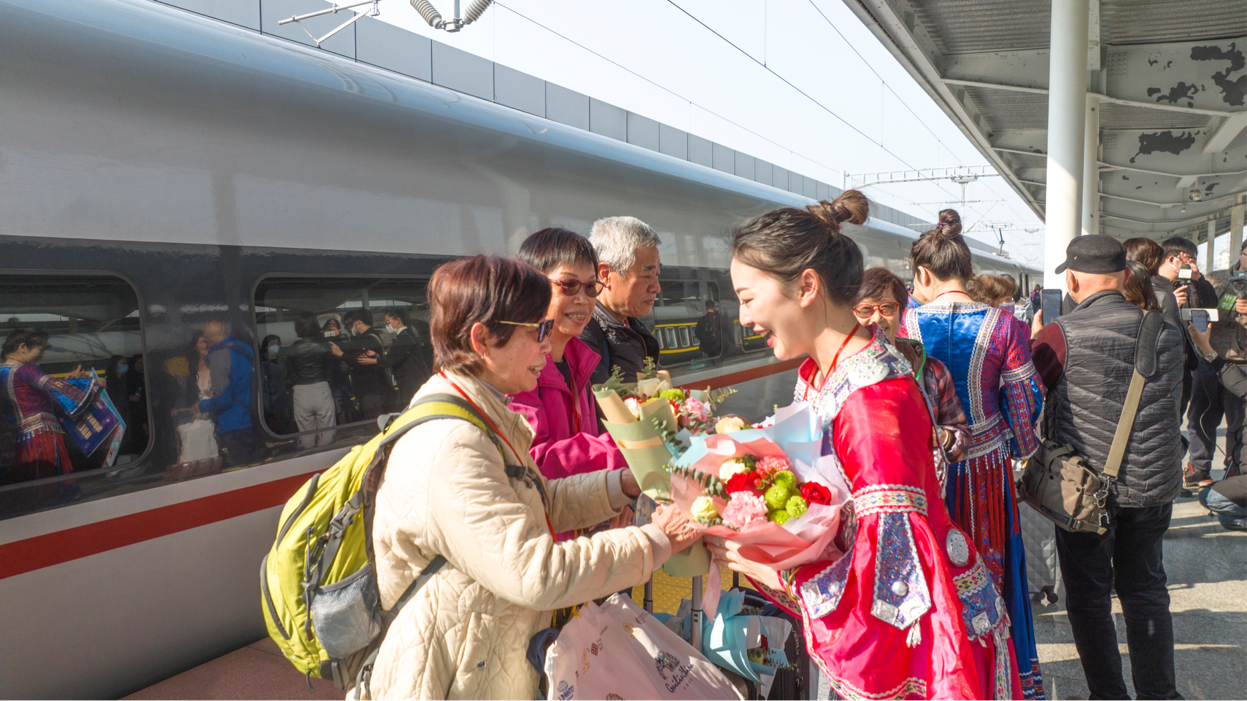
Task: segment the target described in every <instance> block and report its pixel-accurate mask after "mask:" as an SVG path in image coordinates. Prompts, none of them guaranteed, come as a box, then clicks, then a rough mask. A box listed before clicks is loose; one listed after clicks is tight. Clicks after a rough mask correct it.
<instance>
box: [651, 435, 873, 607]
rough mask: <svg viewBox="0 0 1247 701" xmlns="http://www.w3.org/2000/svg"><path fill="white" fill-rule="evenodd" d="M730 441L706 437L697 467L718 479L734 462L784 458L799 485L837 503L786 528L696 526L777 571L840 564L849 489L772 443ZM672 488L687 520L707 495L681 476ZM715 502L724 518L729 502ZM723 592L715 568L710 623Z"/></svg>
mask: <svg viewBox="0 0 1247 701" xmlns="http://www.w3.org/2000/svg"><path fill="white" fill-rule="evenodd" d="M749 433H752V432H749ZM731 435H732V434H722V435H713V436H708V437H706V439H705V440H706V447H707V449H708V452H707V454H706V455H704V456H703V457H702V458H701V459H700V460H698V461H697V462H695V463H693V465H692V467H694V468H695V469H697V470H700V471H702V472H707V473H710V474H712V475H715V476H718V474H719V466H720V465H721V464H722V463H724V462H726V461H728V460H731V459H732V458H738V457H741V456H744V455H753V456H755V457H765V456H768V455H774V456H779V457H784V458H787V459H788V460H789V461H790V462H792V464H793V471H794V472H795V473H796V475H797V480H798V481H799V482H802V483H804V482H809V481H814V482H818V483H819V484H822V485H823V486H825V487H827V488H828V489H830V490H831V495H832V496H831V501H832V503H831V504H830V505H824V504H810V506H809V509H808V510H807V511H806V512H805V514H803V515H802V516H801V518H799V519H795V520H791V521H789V522H788V524H786V526H780V525H779V524H776V523H771V522H770V521H766V522H763V523H755V524H752V525H750V526H749V527H747V528H745V529H743V530H740V531H736V530H733V529H731V528H729V527H727V526H705V525H702V524H699V523H693V526H694V527H695V528H696V529H697V530H699V531H701V532H702V533H704V534H705V535H710V536H714V537H717V538H723V539H725V540H729V539H730V540H734V541H736V542H737V543H738V544H740V545H741V548H740V552H741V554H742V555H744V556H745V557H746V558H748V559H750V560H753V561H754V562H758V563H761V564H764V565H766V566H768V567H771V568H773V569H775V570H788V569H792V568H794V567H797V566H799V565H806V564H809V563H811V562H814V561H816V560H836V559H839V557H840V556H841V555H843V553H842V552H840V550H839V548H837V547H836V546H835V545H834V543H833V540H834V539H835V537H836V533H837V532H839V529H840V514H841V510H842V509H843V507H844V504H845V503H847V502H848V500H849V498H850V494H849V493H848V491H847V489H846V488H845V486H844V485H843V484H842V483H841V482H840V481H839V480H837V479H833V478H828V477H826V476H824V475H823V474H821V473H818V472H816V471H815V469H813V468H810V467H808V466H806V465H804V464H802V463H800V462H799V461H796V460H792V459H791V458H788V456H787V455H785V453H784V451H782V450H780V448H779V446H778V445H776V444H775V443H774V442H772V441H770V440H768V439H765V438H764V439H760V440H755V441H753V442H751V443H745V444H742V443H738V442H736V441H735V440H733V439H732V437H731ZM671 483H672V494H671V498H672V501H674V502H675V504H676V505H677V506H679V507H680V510H681V511H682V512H683V513H684V514H685V515H688V514H690V513H691V512H692V506H693V501H694V500H696V499H697V498H698V497H700V496H702V495H703V494H702V488H701V485H699V484H697V483H696V482H692V481H690V480H686V479H683V478H681V477H679V476H677V475H672V480H671ZM711 498H712V499H713V500H714V503H715V506H716V507H717V508H718V509H719V512H720V513H722V511H723V507H724V506H725V505H726V504H727V502H726V501H725V500H724V499H722V498H719V497H711ZM721 591H722V584H721V581H720V575H719V568H718V567H711V568H710V574H709V576H708V577H707V582H706V595H705V598H704V599H703V601H702V606H703V609H704V610H705V612H706V616H707V620H713V619H714V615H715V609H716V608H717V607H718V602H719V594H720V592H721Z"/></svg>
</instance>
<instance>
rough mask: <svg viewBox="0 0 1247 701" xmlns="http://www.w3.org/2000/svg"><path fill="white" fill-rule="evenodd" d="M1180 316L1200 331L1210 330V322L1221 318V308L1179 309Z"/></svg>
mask: <svg viewBox="0 0 1247 701" xmlns="http://www.w3.org/2000/svg"><path fill="white" fill-rule="evenodd" d="M1178 316H1179V317H1180V318H1181V319H1182V321H1185V322H1186V323H1188V324H1191V325H1192V326H1194V327H1195V328H1196V330H1198V331H1199V332H1200V333H1206V332H1207V331H1208V324H1210V323H1214V322H1217V321H1220V320H1221V314H1220V310H1218V309H1217V308H1216V307H1213V308H1212V309H1188V308H1185V307H1184V308H1183V309H1181V310H1179V312H1178Z"/></svg>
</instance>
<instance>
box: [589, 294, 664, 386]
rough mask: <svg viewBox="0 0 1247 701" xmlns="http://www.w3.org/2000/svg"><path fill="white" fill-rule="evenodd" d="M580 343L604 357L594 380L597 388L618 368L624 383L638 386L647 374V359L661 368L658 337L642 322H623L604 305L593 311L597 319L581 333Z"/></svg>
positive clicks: (631, 319) (596, 307)
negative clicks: (641, 376) (642, 374)
mask: <svg viewBox="0 0 1247 701" xmlns="http://www.w3.org/2000/svg"><path fill="white" fill-rule="evenodd" d="M580 340H582V341H584V342H585V343H587V344H589V347H590V348H592V349H593V351H594V352H595V353H597V354H598V355H600V356H602V358H601V360H599V361H598V366H597V367H596V368H594V369H593V375H592V376H591V378H592V380H593V384H595V385H596V384H600V383H602V382H606V380H608V379H610V376H611V368H614V367H617V368H619V369H620V370H622V371H623V378H624V382H636V374H637V373H638V372H641V371H642V370H644V368H645V359H646V358H647V357H649V358H653V360H654V365H655V366H658V339H657V338H654V334H652V333H650V330H649V329H648V328H646V327H645V324H643V323H641V320H640V319H633V318H631V317H629V318H628V319H627V322H626V323H625V322H621V321H619V320H618V319H616V318H615V315H614V314H611V313H610V312H609V311H608V310H607V309H606V307H604V306H602V303H601V302H598V303H597V306H595V307H594V308H593V318H592V319H590V320H589V323H588V325H587V326H585V330H584V331H582V332H581V334H580Z"/></svg>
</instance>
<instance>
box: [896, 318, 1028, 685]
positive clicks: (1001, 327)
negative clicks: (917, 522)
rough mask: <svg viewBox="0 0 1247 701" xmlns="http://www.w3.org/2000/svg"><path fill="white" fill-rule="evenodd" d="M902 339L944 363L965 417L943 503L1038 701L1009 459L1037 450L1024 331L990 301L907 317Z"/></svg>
mask: <svg viewBox="0 0 1247 701" xmlns="http://www.w3.org/2000/svg"><path fill="white" fill-rule="evenodd" d="M901 334H902V335H904V336H906V337H908V338H913V339H916V340H920V341H922V344H923V345H924V346H925V347H926V349H927V353H929V354H930V355H931V356H932V357H934V358H938V359H939V360H940V361H942V362H943V363H944V365H945V366H947V367H948V370H949V371H950V372H951V373H952V376H953V384H954V385H955V386H956V388H957V396H958V398H959V399H960V400H961V406H962V407H963V408H964V409H965V410H966V412H967V413H968V414H969V421H970V434H971V435H970V447H969V449H968V450H967V451H966V456H965V459H964V460H962V461H961V462H959V463H955V464H953V465H951V466H949V471H948V485H947V491H946V493H945V502H946V503H947V505H948V513H949V514H950V515H951V516H952V518H953V520H954V521H955V522H956V523H957V524H958V525H959V526H961V528H962V529H964V530H965V531H966V532H967V533H969V534H970V536H971V537H972V538H973V540H974V545H975V547H976V548H977V550H978V552H979V553H981V554H982V555H983V560H984V561H985V562H986V564H987V571H988V572H989V573H990V574H991V578H992V581H993V582H994V583H995V584H996V586H997V587H998V588H999V589H1000V590H1001V591H1003V592H1004V597H1005V602H1006V604H1007V606H1008V611H1009V618H1010V621H1011V628H1012V633H1013V646H1014V650H1015V651H1016V653H1017V657H1018V659H1017V663H1018V669H1019V670H1020V675H1021V678H1022V691H1023V693H1024V695H1025V697H1026V698H1027V699H1042V698H1043V696H1044V692H1043V678H1042V676H1041V675H1040V671H1039V655H1038V653H1037V652H1036V649H1035V635H1034V626H1033V624H1032V621H1031V608H1030V598H1029V596H1028V592H1027V586H1026V557H1025V552H1024V551H1023V548H1022V534H1021V530H1020V526H1019V523H1018V513H1017V496H1016V494H1015V493H1014V489H1013V466H1012V462H1011V460H1010V457H1011V456H1012V457H1015V458H1018V459H1022V458H1026V457H1029V456H1030V455H1031V454H1032V453H1034V452H1035V450H1036V449H1037V448H1038V447H1039V443H1038V438H1037V436H1036V434H1035V422H1036V421H1037V420H1038V419H1039V409H1040V406H1041V405H1042V403H1043V385H1042V383H1041V382H1040V381H1039V376H1038V374H1037V373H1036V372H1035V366H1034V365H1033V364H1032V363H1031V357H1030V333H1029V329H1027V328H1026V327H1025V325H1023V324H1022V323H1021V322H1019V321H1017V320H1016V319H1014V318H1013V315H1011V314H1008V313H1005V312H1003V311H1001V310H999V309H994V308H992V307H990V306H988V305H986V304H980V303H977V302H937V303H933V304H927V305H925V306H922V307H919V308H918V309H911V310H908V311H907V312H905V321H904V325H903V326H902V328H901Z"/></svg>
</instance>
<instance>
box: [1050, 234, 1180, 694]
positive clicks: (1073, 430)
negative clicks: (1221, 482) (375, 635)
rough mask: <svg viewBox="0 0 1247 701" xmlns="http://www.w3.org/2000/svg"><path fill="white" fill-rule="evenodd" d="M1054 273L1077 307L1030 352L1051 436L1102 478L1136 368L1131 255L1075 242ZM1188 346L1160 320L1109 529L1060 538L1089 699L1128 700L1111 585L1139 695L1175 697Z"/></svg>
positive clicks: (1096, 242)
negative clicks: (1169, 536) (1174, 600)
mask: <svg viewBox="0 0 1247 701" xmlns="http://www.w3.org/2000/svg"><path fill="white" fill-rule="evenodd" d="M1056 272H1057V274H1060V273H1064V274H1065V283H1066V286H1067V288H1068V289H1069V292H1070V296H1071V297H1073V299H1074V301H1075V302H1077V304H1078V306H1077V307H1075V308H1074V310H1073V311H1072V312H1070V313H1069V314H1066V315H1064V316H1061V317H1060V318H1058V319H1057V320H1056V321H1055V322H1054V323H1050V324H1048V325H1047V326H1044V327H1043V329H1042V330H1040V331H1039V332H1038V333H1037V334H1036V335H1035V338H1034V341H1033V342H1032V345H1031V350H1032V354H1033V358H1034V362H1035V367H1036V369H1037V370H1038V371H1039V373H1040V375H1041V376H1042V378H1043V382H1044V385H1045V386H1046V387H1047V390H1048V394H1047V398H1046V400H1045V401H1046V403H1047V404H1048V405H1049V406H1047V407H1045V417H1046V419H1045V423H1046V424H1047V427H1046V429H1045V430H1046V432H1047V436H1046V437H1047V438H1049V439H1051V440H1054V441H1056V442H1057V443H1058V444H1061V445H1066V446H1069V447H1070V448H1071V449H1072V450H1073V451H1074V453H1076V454H1077V455H1080V456H1082V458H1083V460H1084V462H1085V464H1086V465H1087V466H1088V467H1090V468H1091V469H1093V470H1095V471H1097V472H1103V470H1104V465H1105V463H1106V462H1107V460H1108V453H1109V449H1110V446H1111V445H1112V442H1113V435H1114V433H1115V432H1116V430H1117V422H1118V419H1119V418H1120V417H1121V414H1122V406H1123V404H1124V403H1125V397H1126V393H1127V390H1128V388H1129V386H1130V378H1131V376H1132V375H1133V372H1134V366H1135V345H1136V339H1137V338H1138V336H1139V329H1140V325H1141V324H1142V322H1143V311H1142V310H1141V309H1139V308H1138V307H1136V306H1134V305H1133V304H1131V303H1130V302H1127V301H1126V298H1125V297H1123V296H1122V293H1121V290H1122V287H1123V286H1124V285H1125V282H1126V278H1127V276H1128V275H1129V272H1128V271H1127V270H1126V251H1125V249H1124V248H1122V246H1121V244H1120V243H1118V242H1117V240H1116V239H1114V238H1112V237H1111V236H1103V235H1092V236H1080V237H1078V238H1076V239H1074V240H1073V241H1072V242H1070V244H1069V247H1068V248H1067V249H1066V258H1065V262H1064V263H1062V264H1061V265H1060V266H1059V267H1058V268H1057V269H1056ZM1181 344H1182V340H1181V335H1180V332H1179V331H1178V329H1176V328H1174V327H1173V325H1172V324H1169V323H1167V322H1166V323H1164V325H1163V327H1162V330H1161V333H1160V337H1159V340H1158V343H1157V347H1156V348H1155V349H1154V351H1155V353H1156V370H1155V372H1154V373H1153V374H1152V375H1151V376H1150V377H1146V378H1145V379H1146V383H1145V384H1144V386H1143V395H1142V398H1141V399H1140V401H1139V408H1138V413H1137V414H1136V416H1135V420H1134V425H1133V426H1132V430H1131V434H1130V439H1129V441H1128V442H1127V444H1126V451H1125V456H1124V458H1123V460H1122V463H1121V468H1120V472H1119V473H1118V476H1117V480H1116V481H1115V482H1114V483H1113V485H1112V487H1111V488H1110V495H1109V501H1108V512H1109V524H1108V531H1107V533H1105V534H1104V535H1096V534H1093V533H1070V532H1068V531H1065V530H1062V529H1059V528H1058V529H1057V531H1056V536H1057V537H1056V542H1057V554H1058V556H1059V557H1060V562H1061V576H1062V579H1063V581H1064V584H1065V590H1066V609H1067V613H1068V615H1069V621H1070V628H1071V629H1072V632H1073V634H1074V644H1075V646H1076V647H1077V648H1078V655H1079V657H1080V658H1081V660H1082V667H1083V673H1084V675H1085V676H1086V678H1087V687H1088V689H1089V690H1090V692H1091V693H1090V696H1091V698H1127V697H1126V684H1125V680H1124V679H1123V677H1122V667H1121V655H1120V654H1119V653H1118V648H1117V632H1116V628H1115V627H1114V625H1113V613H1112V600H1111V598H1110V596H1111V593H1112V591H1113V589H1114V587H1115V588H1116V591H1117V596H1118V599H1119V600H1120V601H1121V606H1122V612H1123V614H1124V616H1125V619H1126V639H1127V641H1128V643H1127V644H1128V646H1129V649H1130V662H1131V669H1132V670H1133V677H1134V687H1135V692H1136V693H1137V694H1138V696H1139V698H1156V699H1165V698H1178V696H1177V688H1176V685H1175V682H1174V664H1173V621H1172V618H1171V617H1170V615H1169V592H1168V590H1167V589H1166V588H1165V567H1164V562H1163V561H1162V558H1161V540H1162V538H1163V537H1164V534H1165V530H1166V529H1168V527H1169V519H1170V516H1171V515H1172V514H1173V500H1174V498H1175V497H1177V496H1178V493H1179V492H1180V491H1181V489H1182V454H1183V447H1182V441H1181V439H1180V432H1179V429H1180V426H1179V420H1178V402H1179V400H1180V398H1181V393H1182V374H1183V358H1182V345H1181Z"/></svg>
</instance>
